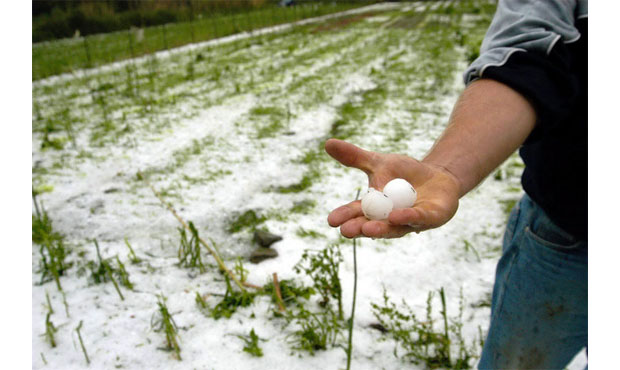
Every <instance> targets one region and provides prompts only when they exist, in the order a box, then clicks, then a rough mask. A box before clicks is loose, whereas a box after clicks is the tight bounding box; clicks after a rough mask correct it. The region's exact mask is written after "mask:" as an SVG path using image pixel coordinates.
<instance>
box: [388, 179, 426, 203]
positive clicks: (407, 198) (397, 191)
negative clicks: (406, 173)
mask: <svg viewBox="0 0 620 370" xmlns="http://www.w3.org/2000/svg"><path fill="white" fill-rule="evenodd" d="M383 194H385V195H387V197H388V198H390V199H391V200H392V203H393V204H394V209H396V208H409V207H412V206H413V203H415V200H416V199H417V197H418V195H417V193H416V191H415V189H414V188H413V186H411V184H410V183H408V182H407V180H404V179H394V180H392V181H390V182H388V183H387V184H386V185H385V187H384V188H383Z"/></svg>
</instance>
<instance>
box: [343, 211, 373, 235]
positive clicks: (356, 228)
mask: <svg viewBox="0 0 620 370" xmlns="http://www.w3.org/2000/svg"><path fill="white" fill-rule="evenodd" d="M367 222H368V219H367V218H366V217H364V216H359V217H356V218H353V219H351V220H349V221H347V222H345V223H344V224H342V226H340V234H342V236H344V237H345V238H355V237H357V236H359V235H360V234H362V226H363V225H364V224H365V223H367Z"/></svg>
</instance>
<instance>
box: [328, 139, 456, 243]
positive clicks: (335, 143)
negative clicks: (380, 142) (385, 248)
mask: <svg viewBox="0 0 620 370" xmlns="http://www.w3.org/2000/svg"><path fill="white" fill-rule="evenodd" d="M325 151H326V152H327V153H328V154H329V155H330V156H332V157H333V158H334V159H336V160H337V161H338V162H340V163H342V164H343V165H345V166H347V167H355V168H358V169H360V170H362V171H364V172H365V173H366V174H367V175H368V186H369V187H372V188H375V189H377V190H383V187H384V186H385V184H387V183H388V182H389V181H390V180H392V179H395V178H403V179H405V180H407V181H408V182H409V183H411V184H412V185H413V187H414V188H415V189H416V191H417V195H418V196H417V200H416V202H415V204H414V205H413V207H411V208H401V209H395V210H393V211H392V212H391V213H390V214H389V216H388V219H387V220H381V221H376V220H374V221H372V220H368V219H367V218H366V217H365V216H364V213H363V212H362V206H361V201H359V200H356V201H353V202H351V203H348V204H345V205H343V206H341V207H338V208H336V209H335V210H333V211H332V212H331V213H330V214H329V216H328V217H327V222H328V223H329V225H330V226H332V227H338V226H340V233H341V234H342V235H343V236H345V237H347V238H354V237H358V236H367V237H372V238H399V237H401V236H403V235H405V234H408V233H410V232H412V231H415V232H420V231H424V230H428V229H432V228H436V227H439V226H441V225H443V224H445V223H446V222H448V221H449V220H450V219H451V218H452V216H454V214H455V213H456V209H457V208H458V202H459V194H460V183H459V180H458V179H457V178H456V177H455V176H454V175H452V174H451V173H450V172H448V171H447V170H445V169H443V168H442V167H439V166H435V165H432V164H428V163H424V162H420V161H417V160H415V159H413V158H411V157H408V156H405V155H400V154H383V153H377V152H370V151H367V150H364V149H361V148H359V147H357V146H355V145H353V144H350V143H347V142H345V141H342V140H337V139H329V140H327V142H326V143H325Z"/></svg>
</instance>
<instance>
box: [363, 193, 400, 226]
mask: <svg viewBox="0 0 620 370" xmlns="http://www.w3.org/2000/svg"><path fill="white" fill-rule="evenodd" d="M392 208H393V204H392V200H391V199H390V198H388V197H387V195H385V194H383V193H382V192H380V191H378V190H375V189H373V188H370V189H368V192H367V193H366V195H364V197H362V211H363V212H364V215H365V216H366V218H368V219H370V220H385V219H386V218H387V217H388V215H389V214H390V212H392Z"/></svg>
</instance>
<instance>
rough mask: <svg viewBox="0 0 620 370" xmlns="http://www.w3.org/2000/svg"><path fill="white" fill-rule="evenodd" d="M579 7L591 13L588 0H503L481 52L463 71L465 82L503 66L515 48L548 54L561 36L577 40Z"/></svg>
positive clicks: (566, 39) (566, 41)
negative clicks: (577, 11) (576, 20)
mask: <svg viewBox="0 0 620 370" xmlns="http://www.w3.org/2000/svg"><path fill="white" fill-rule="evenodd" d="M578 3H579V4H578ZM576 9H577V10H579V13H582V12H584V9H585V14H586V15H587V1H577V0H500V1H499V3H498V5H497V10H496V12H495V15H494V17H493V21H492V22H491V26H490V27H489V29H488V30H487V33H486V35H485V37H484V40H483V42H482V46H481V47H480V56H479V57H478V58H477V59H476V60H474V62H473V63H472V64H471V65H470V66H469V67H468V68H467V70H466V71H465V73H464V75H463V78H464V81H465V84H469V83H470V82H472V81H474V80H476V79H478V78H480V77H482V75H483V73H484V70H485V69H486V68H487V67H489V66H502V65H503V64H505V63H506V61H507V60H508V58H510V56H511V55H512V54H513V53H515V52H518V51H522V52H534V53H539V54H541V55H548V54H549V53H550V52H551V49H552V48H553V46H554V45H555V44H556V43H557V42H558V41H559V40H562V42H564V43H571V42H574V41H577V40H578V39H579V37H580V34H579V31H578V30H577V29H576V28H575V26H574V24H575V17H576V14H575V11H576Z"/></svg>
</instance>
